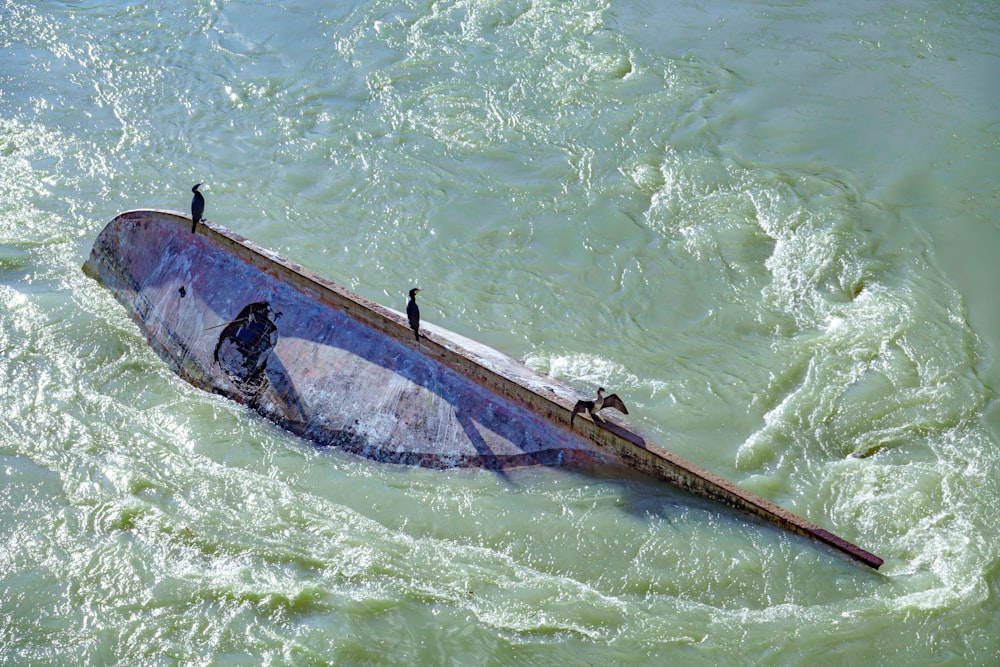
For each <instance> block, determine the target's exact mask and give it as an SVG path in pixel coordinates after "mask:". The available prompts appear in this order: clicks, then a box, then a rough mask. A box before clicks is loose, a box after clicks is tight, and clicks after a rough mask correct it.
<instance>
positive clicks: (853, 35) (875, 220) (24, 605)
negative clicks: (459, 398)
mask: <svg viewBox="0 0 1000 667" xmlns="http://www.w3.org/2000/svg"><path fill="white" fill-rule="evenodd" d="M998 100H1000V6H998V5H997V4H996V3H995V2H992V1H987V0H983V1H981V2H962V1H957V2H939V1H931V0H917V1H914V2H908V3H873V2H867V1H863V0H846V1H845V2H837V3H830V2H808V1H802V2H718V1H714V0H708V1H705V0H699V1H697V2H694V1H690V2H672V1H669V0H667V1H662V2H661V1H659V0H655V1H654V0H634V1H621V2H615V1H610V0H604V1H602V0H564V1H557V0H510V1H502V0H493V1H490V0H454V1H447V0H440V1H433V2H432V1H429V0H421V1H418V0H405V1H394V2H390V1H383V0H370V1H366V2H358V3H355V2H331V1H329V0H326V1H320V0H302V1H300V2H294V3H280V2H276V1H274V0H257V1H254V2H246V1H239V2H238V1H233V2H226V1H221V0H198V1H197V2H172V1H171V2H159V3H147V4H146V5H145V6H142V5H136V4H132V3H116V2H99V1H86V0H85V1H80V2H17V1H8V2H4V3H2V5H0V179H2V187H0V298H2V304H3V307H2V309H0V407H2V416H0V526H2V534H3V535H4V538H3V542H2V547H0V663H3V664H5V665H78V664H121V665H172V664H183V665H243V664H248V665H249V664H253V665H257V664H267V665H286V664H288V665H290V664H295V665H322V664H338V665H476V666H478V665H605V664H612V663H619V664H633V665H667V664H677V665H718V664H726V665H810V666H812V665H827V664H828V665H860V664H879V665H902V664H907V665H938V664H941V665H995V664H998V663H1000V638H998V635H1000V598H998V587H1000V542H998V539H997V534H998V523H1000V449H998V439H997V435H996V434H997V432H998V430H1000V416H998V414H997V410H996V409H995V394H996V391H997V388H998V387H1000V366H998V363H997V353H998V350H1000V308H998V307H997V304H996V287H997V285H998V283H1000V214H998V210H1000V207H998V204H1000V196H998V183H1000V158H998V156H1000V150H998V148H1000V111H998V110H1000V104H998ZM198 182H204V183H205V185H204V186H203V190H204V191H205V193H206V197H207V199H208V210H207V211H206V217H208V218H210V219H211V220H213V221H216V222H218V223H220V224H223V225H225V226H226V227H228V228H230V229H232V230H234V231H237V232H238V233H240V234H242V235H244V236H246V237H248V238H250V239H252V240H254V241H256V242H258V243H260V244H262V245H264V246H267V247H270V248H272V249H274V250H275V251H277V252H279V253H281V254H283V255H285V256H287V257H289V258H291V259H293V260H295V261H297V262H300V263H302V264H303V265H305V266H307V267H309V268H311V269H313V270H314V271H317V272H319V273H321V274H323V275H325V276H328V277H330V278H332V279H334V280H336V281H338V282H340V283H342V284H344V285H345V286H347V287H350V288H352V289H354V290H356V291H358V292H359V293H361V294H362V295H363V296H365V297H368V298H370V299H373V300H375V301H377V302H379V303H382V304H385V305H387V306H391V307H393V308H396V309H402V307H403V305H404V303H405V292H406V290H407V289H409V288H410V287H411V286H414V285H419V286H420V287H421V288H423V292H422V294H421V296H422V297H423V299H422V301H421V305H422V310H423V315H424V319H425V320H427V321H431V322H434V323H436V324H439V325H441V326H445V327H447V328H449V329H452V330H454V331H457V332H458V333H461V334H463V335H465V336H468V337H470V338H474V339H476V340H478V341H481V342H483V343H486V344H488V345H490V346H492V347H495V348H497V349H499V350H502V351H503V352H506V353H507V354H510V355H512V356H514V357H517V358H519V359H522V360H524V361H525V362H526V363H527V364H528V365H530V366H531V367H533V368H535V369H537V370H539V371H541V372H543V373H547V374H550V375H552V376H556V377H558V378H561V379H562V380H565V381H566V382H568V383H570V384H571V385H573V386H574V387H576V388H578V389H579V390H580V392H581V394H584V395H590V394H591V393H592V392H593V390H594V389H595V387H596V386H597V385H603V386H605V387H608V388H613V390H614V391H616V392H617V393H618V394H619V395H620V396H622V397H623V398H624V399H625V400H626V403H627V404H628V405H629V408H630V415H629V417H628V421H629V423H630V424H632V425H633V426H634V427H635V428H636V429H638V430H640V431H642V432H643V433H646V434H647V435H648V436H650V437H651V438H653V439H654V440H656V441H657V442H659V443H661V444H662V445H664V446H666V447H668V448H670V449H672V450H673V451H675V452H677V453H679V454H681V455H682V456H685V457H686V458H689V459H691V460H692V461H694V462H696V463H698V464H700V465H702V466H704V467H706V468H708V469H710V470H712V471H713V472H716V473H718V474H720V475H722V476H724V477H726V478H728V479H731V480H733V481H735V482H737V483H739V484H741V485H743V486H745V487H746V488H748V489H750V490H752V491H754V492H756V493H758V494H760V495H762V496H765V497H766V498H768V499H770V500H773V501H774V502H776V503H778V504H780V505H781V506H782V507H785V508H786V509H788V510H791V511H793V512H795V513H797V514H800V515H802V516H804V517H805V518H807V519H809V520H810V521H813V522H814V523H817V524H819V525H821V526H823V527H826V528H828V529H830V530H833V531H834V532H836V533H838V534H841V535H843V536H844V537H845V538H848V539H850V540H852V541H855V542H857V543H859V544H861V545H862V546H864V547H865V548H867V549H870V550H871V551H874V552H875V553H877V554H878V555H880V556H882V557H883V558H884V559H885V561H886V562H885V565H884V566H883V567H882V568H881V570H880V571H878V572H875V571H872V570H869V569H867V568H864V567H862V566H858V565H856V564H854V563H852V562H849V561H847V560H845V559H844V558H842V557H840V556H837V555H835V554H833V553H831V552H829V551H827V550H824V549H822V548H819V547H817V546H816V545H815V544H813V543H811V542H809V541H807V540H803V539H801V538H796V537H793V536H789V535H785V534H782V533H779V532H777V531H775V530H773V529H771V528H769V527H766V526H763V525H761V524H759V523H756V522H753V521H749V520H747V519H746V517H742V516H739V515H735V514H733V513H731V512H729V511H727V510H725V509H723V508H721V507H719V506H716V505H714V504H712V503H709V502H704V501H700V500H697V499H694V498H691V497H689V496H687V495H685V494H683V493H680V492H678V491H676V490H673V489H671V488H669V487H666V486H665V485H663V484H658V483H652V482H648V481H645V480H642V479H631V478H630V479H620V478H615V477H611V476H609V477H602V476H600V475H583V474H578V473H573V472H570V471H566V470H560V469H549V468H545V469H531V470H525V471H523V472H519V473H517V474H514V475H511V476H509V477H499V476H497V475H495V474H492V473H489V472H482V471H480V472H476V471H461V472H454V471H452V472H449V471H444V472H442V471H431V470H420V469H413V468H406V467H399V466H392V465H384V464H376V463H372V462H370V461H366V460H364V459H361V458H358V457H355V456H352V455H349V454H345V453H342V452H337V451H331V450H318V449H316V448H315V447H313V446H311V445H310V444H309V443H307V442H304V441H302V440H299V439H297V438H295V437H293V436H290V435H288V434H287V433H285V432H282V431H281V430H280V429H277V428H276V427H274V426H272V425H270V424H269V423H267V422H265V421H263V420H262V419H260V418H259V417H257V416H256V415H254V414H253V413H251V412H249V411H248V410H247V409H245V408H244V407H241V406H239V405H236V404H234V403H231V402H229V401H227V400H225V399H223V398H221V397H218V396H213V395H209V394H206V393H203V392H201V391H199V390H197V389H194V388H193V387H191V386H189V385H187V384H185V383H184V382H183V381H182V380H180V379H179V378H177V377H176V376H175V375H173V374H172V373H171V372H170V371H169V369H168V368H167V367H166V366H165V364H164V363H163V362H162V361H161V360H160V359H159V358H158V357H157V356H156V355H155V354H154V353H153V352H152V351H151V350H150V349H149V348H148V346H147V345H146V342H145V340H144V339H143V337H142V336H141V335H140V334H139V332H138V329H137V328H136V327H135V325H134V324H133V323H132V322H131V321H130V320H129V318H128V315H127V314H126V312H125V311H124V309H123V308H121V307H120V306H119V305H118V304H117V302H115V300H114V299H113V298H112V296H111V295H110V294H109V293H108V292H106V291H105V290H103V289H102V288H101V287H100V286H99V285H98V284H97V283H95V282H94V281H92V280H89V279H88V278H86V277H85V276H84V275H83V274H82V272H81V271H80V266H81V265H82V263H83V261H84V260H85V259H86V257H87V255H88V253H89V251H90V247H91V244H92V242H93V239H94V238H95V236H96V235H97V233H98V232H99V231H100V229H101V228H102V227H103V225H104V224H105V223H106V222H107V221H108V220H110V219H111V218H112V217H114V216H115V215H116V214H118V213H119V212H122V211H124V210H128V209H134V208H169V209H177V210H186V209H187V206H188V202H189V201H190V196H191V195H190V188H191V186H192V185H193V184H194V183H198Z"/></svg>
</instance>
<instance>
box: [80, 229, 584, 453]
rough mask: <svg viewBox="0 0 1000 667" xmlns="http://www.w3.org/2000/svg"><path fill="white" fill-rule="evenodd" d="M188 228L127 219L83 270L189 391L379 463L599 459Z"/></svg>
mask: <svg viewBox="0 0 1000 667" xmlns="http://www.w3.org/2000/svg"><path fill="white" fill-rule="evenodd" d="M189 224H190V222H189V221H187V220H186V219H185V218H184V217H182V216H180V215H175V214H171V213H167V212H160V211H133V212H129V213H126V214H123V215H121V216H119V217H118V218H116V219H115V220H114V221H112V222H111V223H110V224H109V225H108V226H107V227H106V228H105V229H104V231H103V232H102V233H101V235H100V236H99V237H98V240H97V242H96V243H95V246H94V250H93V252H92V254H91V258H90V260H88V262H87V264H86V266H85V270H86V271H87V273H88V274H91V275H93V276H94V277H96V278H98V279H99V280H100V281H101V283H102V284H104V285H105V286H106V287H107V288H108V289H110V290H111V292H112V293H113V294H115V296H116V297H117V298H118V300H119V301H121V302H122V303H123V304H124V305H125V307H126V308H128V309H129V310H130V311H131V312H132V316H133V319H134V320H135V321H136V323H137V324H138V325H139V327H140V328H141V329H142V330H143V331H144V333H145V334H146V336H147V338H148V340H149V343H150V345H151V346H152V347H153V349H154V350H156V352H157V353H158V354H159V355H160V356H161V357H162V358H163V359H164V360H166V361H167V362H168V363H169V364H170V366H171V367H172V368H173V369H174V370H175V371H176V372H177V373H178V374H179V375H181V377H183V378H184V379H185V380H187V381H188V382H190V383H191V384H193V385H194V386H196V387H199V388H201V389H205V390H207V391H212V392H216V393H219V394H222V395H224V396H227V397H229V398H231V399H233V400H236V401H239V402H241V403H244V404H246V405H248V406H250V407H252V408H253V409H254V410H256V411H257V412H259V413H260V414H261V415H263V416H265V417H267V418H268V419H270V420H272V421H274V422H275V423H277V424H279V425H281V426H283V427H285V428H287V429H288V430H290V431H292V432H293V433H296V434H298V435H301V436H303V437H305V438H308V439H310V440H312V441H314V442H316V443H318V444H321V445H330V446H336V447H338V448H340V449H344V450H347V451H350V452H354V453H356V454H360V455H363V456H366V457H368V458H371V459H374V460H376V461H383V462H392V463H401V464H408V465H419V466H425V467H435V468H444V467H469V466H472V467H483V468H490V469H503V468H509V467H517V466H524V465H532V464H558V463H562V462H567V461H570V460H581V459H584V458H588V457H592V456H593V455H594V452H593V450H592V448H589V447H588V446H587V443H586V441H584V440H583V439H582V438H580V437H579V436H575V435H573V434H572V433H569V432H568V431H566V430H564V429H561V428H558V427H556V426H554V425H553V424H551V423H550V422H547V421H545V420H544V419H542V418H541V417H539V416H538V415H535V414H534V413H532V412H531V411H529V410H525V409H524V408H522V407H519V406H517V405H515V404H514V403H513V402H512V401H510V400H509V399H506V398H504V397H502V396H497V395H495V394H493V393H491V392H489V391H487V390H486V389H485V388H484V387H483V386H481V385H479V384H477V383H476V382H474V381H472V380H470V379H468V378H466V377H463V376H462V375H460V374H458V373H456V372H455V371H454V370H452V369H450V368H448V367H447V366H444V365H442V364H440V363H436V362H435V361H434V360H433V359H430V358H428V357H427V356H426V355H425V354H423V353H422V352H421V350H420V349H419V348H418V345H422V344H423V343H421V344H418V343H416V342H415V341H414V340H413V338H412V334H411V336H410V339H409V342H406V341H404V340H398V339H395V338H392V337H390V336H386V335H384V334H382V333H380V332H378V331H375V330H372V329H371V328H369V327H367V326H365V325H364V324H363V323H361V322H359V321H357V320H356V319H354V318H353V317H351V315H350V314H349V313H348V312H347V311H346V310H343V309H340V308H336V307H332V305H331V304H330V303H328V302H326V301H325V300H324V299H322V298H320V295H319V294H317V293H316V292H315V290H314V288H315V286H314V285H310V284H309V281H306V280H303V281H301V282H298V283H297V282H292V281H287V280H278V279H276V276H275V275H273V274H272V273H269V272H267V271H266V270H261V267H260V266H258V265H255V264H252V263H248V262H247V261H245V259H244V258H242V257H240V256H238V255H237V254H234V253H232V252H229V251H228V249H227V248H226V247H225V246H224V245H220V244H219V243H217V242H215V240H214V239H213V236H214V234H212V232H211V231H209V229H208V228H207V227H202V228H201V229H199V232H200V233H198V234H192V233H191V231H190V229H189V228H186V226H187V225H189ZM241 241H242V242H244V243H248V242H246V241H243V240H241ZM302 277H303V278H305V276H302ZM358 298H360V297H358ZM371 307H373V308H374V307H377V306H375V304H371ZM386 314H387V315H390V314H391V313H390V312H389V311H387V312H386ZM428 328H429V327H428ZM432 335H433V334H432ZM512 363H513V362H512Z"/></svg>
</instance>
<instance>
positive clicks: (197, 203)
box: [191, 183, 205, 234]
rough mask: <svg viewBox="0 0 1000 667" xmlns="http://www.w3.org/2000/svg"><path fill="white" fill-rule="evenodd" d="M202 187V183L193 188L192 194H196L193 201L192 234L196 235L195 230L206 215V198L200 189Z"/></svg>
mask: <svg viewBox="0 0 1000 667" xmlns="http://www.w3.org/2000/svg"><path fill="white" fill-rule="evenodd" d="M200 187H201V183H198V184H197V185H195V186H194V187H193V188H191V192H193V193H194V197H193V198H192V199H191V233H192V234H194V230H195V229H196V228H197V227H198V223H199V222H201V221H202V216H203V215H204V214H205V198H204V197H203V196H202V194H201V193H200V192H198V188H200Z"/></svg>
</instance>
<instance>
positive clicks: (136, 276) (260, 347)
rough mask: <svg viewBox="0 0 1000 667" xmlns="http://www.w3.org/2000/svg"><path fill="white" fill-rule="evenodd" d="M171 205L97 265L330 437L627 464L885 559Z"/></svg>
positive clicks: (342, 441) (430, 458) (132, 218)
mask: <svg viewBox="0 0 1000 667" xmlns="http://www.w3.org/2000/svg"><path fill="white" fill-rule="evenodd" d="M189 223H190V219H189V218H188V217H187V216H184V215H182V214H180V213H174V212H170V211H156V210H139V211H129V212H126V213H123V214H121V215H119V216H117V217H116V218H115V219H114V220H112V221H111V222H110V223H108V225H107V226H106V227H105V228H104V230H103V231H102V232H101V233H100V235H99V236H98V238H97V240H96V241H95V243H94V247H93V250H92V252H91V255H90V258H89V259H88V260H87V262H86V263H85V264H84V267H83V268H84V271H85V272H86V273H87V274H88V275H89V276H91V277H93V278H95V279H97V280H98V281H99V282H101V284H103V285H104V286H105V287H106V288H107V289H109V290H110V291H111V292H112V294H114V295H115V298H117V299H118V301H119V302H120V303H122V304H123V305H124V306H125V307H126V308H127V309H128V310H129V312H130V313H131V316H132V318H133V320H134V321H135V322H136V324H137V325H138V326H139V328H140V329H141V330H142V331H143V333H144V334H145V335H146V338H147V340H148V341H149V344H150V346H151V347H152V348H153V349H154V350H155V351H156V352H157V354H159V355H160V357H162V358H163V359H164V360H165V361H166V362H167V363H168V364H169V365H170V367H171V368H172V369H173V370H174V371H175V372H176V373H178V374H179V375H180V376H181V377H182V378H184V379H185V380H187V381H188V382H189V383H191V384H192V385H194V386H196V387H199V388H201V389H204V390H206V391H210V392H215V393H218V394H221V395H224V396H227V397H229V398H231V399H233V400H235V401H238V402H240V403H243V404H246V405H248V406H250V407H251V408H253V409H254V410H255V411H257V412H258V413H259V414H261V415H262V416H264V417H266V418H267V419H269V420H271V421H273V422H275V423H277V424H279V425H281V426H282V427H284V428H286V429H288V430H289V431H291V432H293V433H295V434H297V435H299V436H302V437H304V438H307V439H309V440H311V441H313V442H315V443H317V444H319V445H324V446H335V447H338V448H341V449H344V450H346V451H349V452H353V453H356V454H359V455H362V456H365V457H367V458H370V459H373V460H375V461H382V462H390V463H399V464H405V465H416V466H423V467H431V468H453V467H480V468H487V469H491V470H504V469H509V468H516V467H523V466H528V465H570V466H579V467H586V468H591V469H593V468H600V467H604V466H607V467H628V468H632V469H636V470H638V471H640V472H642V473H644V474H647V475H650V476H652V477H655V478H659V479H662V480H665V481H669V482H671V483H673V484H676V485H678V486H680V487H682V488H684V489H687V490H689V491H691V492H693V493H695V494H697V495H700V496H704V497H708V498H711V499H713V500H716V501H719V502H722V503H724V504H725V505H728V506H730V507H733V508H736V509H739V510H741V511H745V512H749V513H751V514H753V515H756V516H758V517H760V518H763V519H765V520H767V521H769V522H771V523H773V524H775V525H777V526H779V527H780V528H783V529H787V530H790V531H792V532H795V533H798V534H800V535H805V536H808V537H811V538H813V539H816V540H818V541H820V542H822V543H824V544H827V545H828V546H830V547H833V548H834V549H836V550H838V551H841V552H843V553H844V554H846V555H848V556H850V557H852V558H854V559H856V560H859V561H861V562H863V563H865V564H867V565H869V566H871V567H874V568H878V567H879V566H880V565H881V564H882V560H881V559H880V558H878V557H877V556H875V555H873V554H871V553H869V552H867V551H865V550H863V549H861V548H860V547H857V546H856V545H854V544H851V543H850V542H847V541H845V540H843V539H841V538H839V537H837V536H836V535H833V534H832V533H830V532H828V531H826V530H823V529H821V528H819V527H818V526H815V525H813V524H811V523H809V522H808V521H805V520H804V519H801V518H800V517H797V516H795V515H793V514H791V513H789V512H787V511H785V510H783V509H782V508H780V507H778V506H777V505H775V504H774V503H771V502H770V501H767V500H765V499H763V498H759V497H757V496H755V495H754V494H751V493H749V492H747V491H745V490H743V489H741V488H739V487H738V486H736V485H734V484H732V483H731V482H728V481H726V480H724V479H722V478H720V477H718V476H716V475H714V474H712V473H710V472H708V471H706V470H703V469H701V468H699V467H697V466H695V465H694V464H692V463H690V462H688V461H686V460H684V459H682V458H681V457H679V456H676V455H675V454H672V453H671V452H668V451H666V450H664V449H663V448H661V447H659V446H657V445H655V444H653V443H650V442H647V441H646V440H645V439H643V438H642V437H641V436H639V435H638V434H636V433H634V432H632V431H631V430H629V429H627V428H626V427H625V426H624V425H622V424H620V423H618V422H617V421H615V420H613V419H605V420H602V422H601V423H600V424H599V425H598V424H595V423H594V421H593V420H591V419H590V418H589V417H586V416H581V415H577V418H576V420H575V425H574V428H573V430H570V428H569V423H570V418H571V415H572V407H573V405H574V404H575V403H576V401H577V399H578V398H579V396H577V395H576V393H575V392H574V391H573V390H572V389H570V388H569V387H567V386H565V385H563V384H561V383H559V382H557V381H555V380H553V379H551V378H546V377H542V376H540V375H538V374H537V373H535V372H533V371H531V370H530V369H528V368H527V367H525V366H523V365H522V364H520V363H518V362H516V361H515V360H513V359H511V358H509V357H507V356H506V355H503V354H502V353H500V352H497V351H496V350H493V349H491V348H488V347H486V346H483V345H480V344H478V343H476V342H474V341H471V340H468V339H466V338H463V337H461V336H459V335H457V334H454V333H452V332H449V331H447V330H445V329H442V328H440V327H435V326H434V325H432V324H424V325H422V327H421V340H420V342H419V343H417V342H416V341H414V340H413V335H412V331H411V330H410V327H409V324H408V322H407V321H406V317H405V315H403V314H401V313H397V312H396V311H393V310H390V309H388V308H385V307H383V306H380V305H378V304H376V303H373V302H371V301H368V300H366V299H364V298H362V297H360V296H358V295H356V294H354V293H352V292H350V291H348V290H346V289H344V288H342V287H340V286H339V285H337V284H335V283H333V282H332V281H330V280H328V279H326V278H323V277H321V276H318V275H316V274H314V273H312V272H311V271H309V270H307V269H304V268H303V267H301V266H299V265H298V264H295V263H293V262H290V261H288V260H286V259H284V258H281V257H279V256H277V255H275V254H274V253H272V252H270V251H268V250H266V249H264V248H261V247H259V246H257V245H255V244H253V243H252V242H250V241H248V240H246V239H244V238H242V237H240V236H238V235H237V234H234V233H232V232H230V231H228V230H226V229H225V228H223V227H221V226H219V225H216V224H213V223H211V222H206V223H205V224H203V225H202V226H200V227H199V230H198V233H197V234H192V233H191V231H190V229H189Z"/></svg>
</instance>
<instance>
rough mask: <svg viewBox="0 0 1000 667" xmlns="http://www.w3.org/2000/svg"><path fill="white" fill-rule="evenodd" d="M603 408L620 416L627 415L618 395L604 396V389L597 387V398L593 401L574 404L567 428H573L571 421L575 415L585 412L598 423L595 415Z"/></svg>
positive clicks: (626, 410)
mask: <svg viewBox="0 0 1000 667" xmlns="http://www.w3.org/2000/svg"><path fill="white" fill-rule="evenodd" d="M604 408H614V409H615V410H617V411H618V412H621V413H622V414H625V415H627V414H628V409H627V408H626V407H625V404H624V403H622V399H620V398H618V394H608V395H607V396H605V395H604V387H599V388H598V389H597V398H595V399H594V400H592V401H577V402H576V405H575V406H573V414H571V415H570V416H569V427H570V428H573V420H574V419H575V418H576V413H578V412H583V411H584V410H586V411H587V412H589V413H590V416H591V418H593V419H594V421H595V422H596V421H598V420H597V413H598V412H600V411H601V410H603V409H604Z"/></svg>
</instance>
